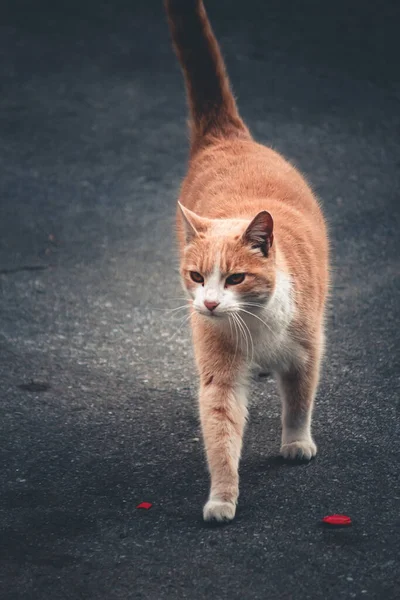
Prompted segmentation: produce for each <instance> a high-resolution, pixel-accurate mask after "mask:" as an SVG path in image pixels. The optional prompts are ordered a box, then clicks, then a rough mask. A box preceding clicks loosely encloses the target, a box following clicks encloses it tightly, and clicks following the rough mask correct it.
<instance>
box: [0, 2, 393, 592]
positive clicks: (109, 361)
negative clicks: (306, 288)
mask: <svg viewBox="0 0 400 600" xmlns="http://www.w3.org/2000/svg"><path fill="white" fill-rule="evenodd" d="M55 5H56V3H52V2H50V1H47V2H46V1H44V0H38V1H37V2H35V3H32V2H28V1H26V2H23V1H20V0H16V1H14V2H5V3H4V4H3V5H2V19H1V25H0V28H1V36H0V82H1V86H2V93H1V95H0V380H1V392H2V393H1V397H0V430H1V431H0V439H1V444H0V461H1V469H0V598H1V600H17V599H18V600H20V599H29V600H30V599H32V600H58V599H62V600H64V599H71V600H72V599H80V598H82V599H90V600H92V599H93V600H122V599H128V598H132V599H143V600H153V599H154V600H161V599H171V600H172V599H175V598H177V599H181V598H182V599H183V598H188V599H190V600H197V599H199V600H202V599H208V598H213V599H216V600H218V599H221V600H224V599H229V600H230V599H232V600H236V599H239V598H240V599H246V600H248V599H249V600H252V599H260V600H265V599H267V600H269V599H271V600H275V599H284V600H289V599H291V600H303V599H319V598H324V599H329V600H331V599H332V600H338V599H342V598H343V599H347V598H383V599H394V598H398V597H399V596H400V577H399V567H400V565H399V545H400V532H399V524H400V519H399V512H400V489H399V458H400V451H399V413H398V408H399V388H400V386H399V379H400V368H399V367H400V365H399V348H400V344H399V337H400V334H399V317H400V314H399V313H400V302H399V288H400V280H399V271H400V269H399V256H400V236H399V227H400V218H399V217H400V200H399V190H400V186H399V183H400V181H399V180H400V177H399V173H400V136H399V133H400V72H399V68H398V59H397V55H398V52H397V51H398V26H399V22H400V18H399V17H400V15H399V8H398V4H397V3H396V2H389V1H387V2H383V3H381V4H380V5H379V8H377V5H376V4H375V3H372V2H361V1H358V0H357V1H356V2H352V3H347V2H344V1H342V0H339V2H335V3H332V4H329V6H328V5H327V4H326V3H321V2H317V1H315V2H304V3H295V2H289V3H281V2H278V1H277V0H275V1H273V2H270V1H268V2H265V1H264V2H261V1H256V0H248V1H247V2H240V3H239V2H228V0H223V1H220V2H218V3H217V2H216V1H215V0H214V2H212V0H209V1H208V3H207V6H208V8H209V13H210V16H211V18H212V22H213V24H214V27H215V30H216V32H217V35H218V37H219V40H220V42H221V44H222V47H223V51H224V54H225V56H226V59H227V64H228V69H229V72H230V75H231V79H232V82H233V86H234V89H235V92H236V95H237V97H238V102H239V106H240V108H241V112H242V114H243V116H244V117H245V119H246V120H247V123H248V124H249V126H250V128H251V130H252V131H253V133H254V136H255V137H256V138H257V139H258V140H260V141H262V142H264V143H268V144H271V145H272V146H273V147H274V148H276V149H277V150H279V151H281V152H283V153H284V154H285V155H286V156H287V157H288V158H289V159H290V160H292V161H293V162H294V163H295V164H296V165H297V166H298V167H299V168H300V169H301V170H302V171H303V172H304V173H305V174H306V175H307V177H308V179H309V181H310V182H311V184H312V185H313V187H314V188H315V190H316V191H317V193H318V194H319V196H320V197H321V200H322V203H323V206H324V208H325V212H326V215H327V218H328V221H329V223H330V228H331V237H332V258H333V286H332V296H331V301H330V307H329V316H328V348H327V354H326V360H325V366H324V372H323V376H322V381H321V386H320V390H319V394H318V399H317V403H316V411H315V420H314V422H315V425H314V432H315V438H316V441H317V443H318V445H319V455H318V457H317V459H316V460H315V461H313V462H312V463H311V464H309V465H296V466H291V465H289V464H285V463H284V462H283V461H281V460H280V459H279V458H278V450H279V400H278V396H277V391H276V387H275V384H274V382H273V380H272V379H270V378H262V379H261V378H259V379H256V380H255V381H254V384H253V386H252V401H251V409H250V418H251V420H250V424H249V427H248V430H247V435H246V443H245V450H244V455H243V461H242V467H241V496H240V505H239V508H238V514H237V519H236V520H235V521H234V522H233V523H232V524H231V525H229V526H226V527H210V526H206V525H205V524H203V522H202V519H201V507H202V504H203V502H204V500H205V498H206V495H207V491H208V490H207V488H208V481H207V473H206V468H205V461H204V457H203V451H202V446H201V442H199V436H200V432H199V426H198V420H197V412H196V375H195V369H194V365H193V358H192V350H191V345H190V336H189V332H188V330H187V328H186V327H185V326H184V324H183V323H182V320H183V316H184V311H181V312H180V311H178V313H177V314H178V316H177V317H174V313H173V312H172V313H171V312H168V311H166V310H164V309H165V308H174V307H176V306H179V305H181V304H183V302H182V301H181V300H180V299H179V298H181V297H182V296H183V294H182V291H181V289H180V285H179V279H178V272H177V259H176V251H175V245H174V232H173V228H174V211H175V199H176V195H177V190H178V186H179V183H180V180H181V178H182V176H183V174H184V171H185V161H186V151H187V135H186V131H185V122H186V112H185V99H184V95H183V87H182V81H181V76H180V72H179V69H178V66H177V64H176V61H175V58H174V56H173V54H172V51H171V48H170V43H169V39H168V32H167V27H166V24H165V20H164V15H163V11H162V6H161V2H159V1H158V0H157V1H156V0H148V1H147V2H144V1H134V0H131V1H130V2H128V1H125V2H123V1H122V0H115V1H114V2H113V3H107V2H105V1H103V0H101V1H100V2H97V3H96V2H92V1H89V0H88V1H86V2H84V1H81V2H76V1H75V0H72V1H71V2H68V3H65V5H64V8H63V9H60V8H56V6H55ZM141 501H149V502H152V503H153V508H152V509H151V510H150V511H148V512H146V511H140V510H136V508H135V507H136V505H137V504H138V503H139V502H141ZM336 512H339V513H340V512H343V513H345V514H348V515H350V516H351V517H352V519H353V527H352V528H350V529H347V530H337V531H336V530H334V531H332V530H325V529H323V528H321V527H320V525H319V522H320V519H321V518H322V517H323V516H324V515H325V514H329V513H336Z"/></svg>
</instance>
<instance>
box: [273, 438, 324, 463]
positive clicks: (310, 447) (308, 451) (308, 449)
mask: <svg viewBox="0 0 400 600" xmlns="http://www.w3.org/2000/svg"><path fill="white" fill-rule="evenodd" d="M316 454H317V446H316V445H315V444H314V442H313V440H312V439H311V438H310V439H308V440H297V441H296V442H291V443H290V444H282V446H281V455H282V456H283V457H284V458H290V459H291V460H295V459H296V458H299V459H302V460H311V459H312V458H313V457H314V456H315V455H316Z"/></svg>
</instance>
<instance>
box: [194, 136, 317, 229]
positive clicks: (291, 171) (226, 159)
mask: <svg viewBox="0 0 400 600" xmlns="http://www.w3.org/2000/svg"><path fill="white" fill-rule="evenodd" d="M267 199H270V200H272V201H273V202H274V203H276V204H281V206H282V208H283V209H284V210H289V211H290V210H293V211H296V212H298V213H300V214H303V215H304V216H305V217H307V218H308V219H310V220H311V221H312V222H315V223H316V224H323V216H322V212H321V210H320V207H319V204H318V201H317V200H316V198H315V196H314V194H313V192H312V190H311V188H310V186H309V184H308V183H307V181H306V180H305V178H304V177H303V175H302V174H301V173H300V172H299V171H298V169H296V168H295V167H294V166H293V165H292V164H291V163H290V162H289V161H288V160H286V159H285V158H284V157H283V156H282V155H281V154H279V153H278V152H276V151H274V150H273V149H272V148H269V147H267V146H264V145H262V144H259V143H257V142H255V141H253V140H251V139H249V140H240V139H237V140H223V139H222V140H218V141H217V140H216V141H215V142H214V143H210V144H209V145H206V146H205V147H204V148H202V149H200V150H199V151H198V152H197V153H196V154H194V155H193V156H192V158H191V160H190V163H189V169H188V173H187V176H186V178H185V180H184V182H183V185H182V200H183V203H184V205H185V206H187V208H189V209H191V210H193V211H194V212H197V213H198V214H199V215H202V216H207V217H209V218H234V217H240V216H244V217H248V216H251V215H252V214H253V213H254V210H255V209H257V208H259V207H260V205H264V204H265V201H266V200H267ZM260 203H261V204H260ZM261 210H262V208H261Z"/></svg>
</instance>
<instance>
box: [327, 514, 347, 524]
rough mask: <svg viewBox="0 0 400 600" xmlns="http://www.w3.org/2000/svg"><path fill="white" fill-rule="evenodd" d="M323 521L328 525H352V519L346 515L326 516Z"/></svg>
mask: <svg viewBox="0 0 400 600" xmlns="http://www.w3.org/2000/svg"><path fill="white" fill-rule="evenodd" d="M322 522H323V523H326V524H327V525H337V526H340V525H342V526H343V525H351V519H350V517H348V516H346V515H329V516H327V517H324V518H323V519H322Z"/></svg>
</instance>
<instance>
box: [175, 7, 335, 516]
mask: <svg viewBox="0 0 400 600" xmlns="http://www.w3.org/2000/svg"><path fill="white" fill-rule="evenodd" d="M165 6H166V11H167V17H168V22H169V26H170V31H171V35H172V41H173V45H174V47H175V50H176V53H177V56H178V59H179V61H180V64H181V67H182V70H183V74H184V79H185V84H186V91H187V98H188V105H189V114H190V119H189V125H190V153H189V165H188V172H187V175H186V177H185V179H184V181H183V183H182V186H181V191H180V196H179V202H178V208H177V235H178V241H179V250H180V274H181V278H182V282H183V286H184V288H185V290H186V291H187V294H188V303H189V305H190V311H191V328H192V337H193V345H194V353H195V359H196V364H197V368H198V372H199V379H200V387H199V408H200V421H201V426H202V433H203V439H204V445H205V450H206V455H207V461H208V467H209V471H210V478H211V487H210V494H209V498H208V501H207V503H206V504H205V506H204V509H203V517H204V519H205V520H206V521H209V520H216V521H230V520H232V519H233V518H234V517H235V513H236V506H237V500H238V495H239V476H238V467H239V460H240V455H241V450H242V440H243V433H244V429H245V425H246V420H247V387H248V381H249V377H250V372H251V369H252V368H253V367H254V366H255V365H258V366H259V367H260V368H263V369H269V370H271V371H272V372H273V373H274V374H275V376H276V378H277V382H278V387H279V391H280V395H281V398H282V442H281V454H282V455H283V457H285V458H286V459H303V460H310V459H311V458H312V457H314V456H315V454H316V452H317V448H316V445H315V443H314V440H313V438H312V435H311V413H312V409H313V402H314V396H315V393H316V389H317V385H318V378H319V372H320V364H321V359H322V355H323V349H324V311H325V304H326V298H327V293H328V287H329V265H328V260H329V256H328V255H329V247H328V246H329V245H328V235H327V228H326V224H325V221H324V217H323V214H322V211H321V208H320V206H319V204H318V201H317V199H316V198H315V196H314V194H313V192H312V190H311V189H310V187H309V185H308V184H307V182H306V181H305V179H304V178H303V176H302V175H301V174H300V173H299V171H298V170H297V169H296V168H294V167H293V166H292V165H291V164H290V163H289V162H287V161H286V160H285V159H284V158H283V157H282V156H280V155H279V154H278V153H277V152H275V151H273V150H271V149H270V148H268V147H266V146H263V145H261V144H259V143H257V142H256V141H254V140H253V138H252V136H251V134H250V132H249V129H248V128H247V127H246V125H245V124H244V122H243V120H242V119H241V117H240V115H239V112H238V109H237V106H236V102H235V99H234V97H233V95H232V92H231V88H230V83H229V80H228V76H227V74H226V70H225V65H224V62H223V59H222V56H221V53H220V50H219V46H218V43H217V41H216V39H215V37H214V34H213V32H212V29H211V26H210V23H209V21H208V17H207V14H206V11H205V8H204V5H203V2H202V0H165Z"/></svg>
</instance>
